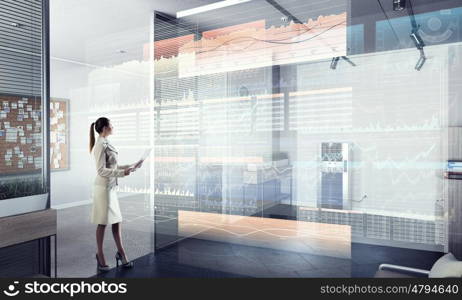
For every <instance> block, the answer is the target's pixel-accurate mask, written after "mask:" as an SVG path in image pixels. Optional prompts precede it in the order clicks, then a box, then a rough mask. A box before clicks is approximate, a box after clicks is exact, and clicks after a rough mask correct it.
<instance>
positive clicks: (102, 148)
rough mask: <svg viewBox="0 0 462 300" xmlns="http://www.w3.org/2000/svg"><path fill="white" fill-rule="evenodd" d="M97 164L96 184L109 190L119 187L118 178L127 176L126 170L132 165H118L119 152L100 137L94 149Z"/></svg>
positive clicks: (105, 139)
mask: <svg viewBox="0 0 462 300" xmlns="http://www.w3.org/2000/svg"><path fill="white" fill-rule="evenodd" d="M93 154H94V156H95V164H96V172H97V175H96V178H95V182H94V183H95V184H97V185H102V186H105V187H107V188H114V187H116V186H117V185H118V182H117V178H118V177H124V176H125V169H126V168H128V167H129V166H130V165H118V164H117V155H118V152H117V150H116V149H115V148H114V146H112V145H111V144H110V143H109V140H108V139H107V138H105V137H102V136H99V137H98V138H97V140H96V142H95V146H94V147H93Z"/></svg>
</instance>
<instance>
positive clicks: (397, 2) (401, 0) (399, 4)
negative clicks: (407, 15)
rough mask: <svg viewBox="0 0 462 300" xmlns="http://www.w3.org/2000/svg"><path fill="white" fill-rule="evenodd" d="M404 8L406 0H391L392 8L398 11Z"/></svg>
mask: <svg viewBox="0 0 462 300" xmlns="http://www.w3.org/2000/svg"><path fill="white" fill-rule="evenodd" d="M405 8H406V0H393V10H394V11H400V10H404V9H405Z"/></svg>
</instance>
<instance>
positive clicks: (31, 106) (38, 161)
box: [0, 94, 43, 175]
mask: <svg viewBox="0 0 462 300" xmlns="http://www.w3.org/2000/svg"><path fill="white" fill-rule="evenodd" d="M41 114H42V107H41V99H40V98H39V97H22V96H10V95H1V94H0V174H2V175H8V174H20V173H27V172H31V171H36V170H39V169H41V168H42V166H43V162H42V160H43V158H42V115H41Z"/></svg>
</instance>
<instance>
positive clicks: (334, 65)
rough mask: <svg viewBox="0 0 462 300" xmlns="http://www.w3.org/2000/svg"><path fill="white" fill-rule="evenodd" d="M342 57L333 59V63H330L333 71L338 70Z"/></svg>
mask: <svg viewBox="0 0 462 300" xmlns="http://www.w3.org/2000/svg"><path fill="white" fill-rule="evenodd" d="M339 59H340V57H338V56H337V57H332V61H331V62H330V68H331V69H332V70H335V69H337V64H338V61H339Z"/></svg>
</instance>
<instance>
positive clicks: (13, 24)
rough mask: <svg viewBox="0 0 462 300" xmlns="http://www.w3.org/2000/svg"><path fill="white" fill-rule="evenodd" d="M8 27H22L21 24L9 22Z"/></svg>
mask: <svg viewBox="0 0 462 300" xmlns="http://www.w3.org/2000/svg"><path fill="white" fill-rule="evenodd" d="M10 25H11V26H13V27H16V28H19V27H21V26H22V25H21V24H19V23H16V22H11V23H10Z"/></svg>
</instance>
